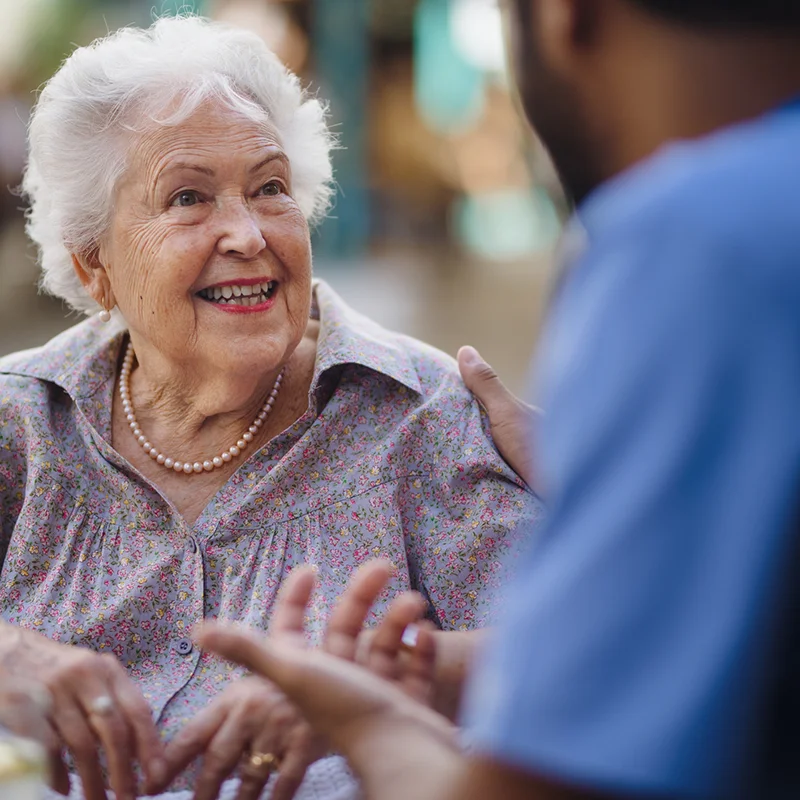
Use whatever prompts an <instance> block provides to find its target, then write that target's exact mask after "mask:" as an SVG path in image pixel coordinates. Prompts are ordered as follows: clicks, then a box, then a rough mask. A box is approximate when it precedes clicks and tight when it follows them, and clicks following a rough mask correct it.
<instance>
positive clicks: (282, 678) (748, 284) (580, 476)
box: [206, 0, 800, 800]
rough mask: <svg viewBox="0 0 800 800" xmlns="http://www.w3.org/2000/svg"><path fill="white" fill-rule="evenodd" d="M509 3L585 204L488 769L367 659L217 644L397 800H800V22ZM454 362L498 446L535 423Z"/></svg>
mask: <svg viewBox="0 0 800 800" xmlns="http://www.w3.org/2000/svg"><path fill="white" fill-rule="evenodd" d="M508 10H509V11H510V13H511V15H512V18H511V24H512V32H513V42H514V53H515V66H516V72H517V77H518V82H519V88H520V95H521V99H522V102H523V105H524V108H525V110H526V113H527V114H528V117H529V119H530V121H531V122H532V124H533V125H534V127H535V128H536V129H537V131H538V133H539V134H540V136H541V137H542V139H543V140H544V142H545V143H546V144H547V146H548V147H549V149H550V152H551V153H552V155H553V159H554V161H555V163H556V165H557V167H558V168H559V170H560V172H561V174H562V176H563V179H564V182H565V185H566V186H567V188H568V190H569V191H570V192H571V194H572V196H573V197H574V199H575V201H576V203H577V204H578V212H577V218H576V219H575V220H574V221H573V223H572V229H571V230H570V232H569V234H568V235H569V236H570V237H571V246H570V247H568V248H566V249H567V251H568V252H569V253H570V254H571V256H570V262H569V263H568V264H565V265H564V268H565V272H564V276H563V280H562V284H561V286H560V289H559V291H558V293H557V295H556V298H555V301H554V304H553V307H552V309H551V313H550V319H549V323H548V325H547V328H546V331H545V334H544V337H543V339H542V341H541V343H540V349H539V356H538V360H537V363H536V370H535V373H536V381H535V386H536V387H537V403H538V405H540V406H541V407H543V408H544V409H545V416H544V417H543V419H542V420H541V424H540V425H538V428H537V432H536V436H535V442H534V451H533V452H534V456H535V461H536V481H537V488H538V489H539V490H540V491H541V492H542V493H543V495H544V496H545V498H546V499H547V501H548V504H549V507H550V522H549V529H548V531H547V533H546V535H545V536H544V537H543V538H542V539H541V540H540V541H538V542H535V543H534V545H533V546H532V548H531V551H530V554H529V556H528V559H527V561H526V562H525V563H524V564H522V565H521V567H520V568H519V571H520V573H521V575H520V579H519V580H518V582H517V584H516V586H515V588H514V589H513V591H512V592H511V593H510V597H509V598H508V601H507V602H506V604H505V611H504V614H503V617H502V620H501V621H500V624H499V626H498V628H497V630H496V631H495V632H494V635H493V636H492V638H491V640H490V644H489V646H488V647H487V648H486V652H485V653H484V655H483V657H482V658H481V661H480V663H479V664H478V665H477V666H476V668H475V672H474V674H473V680H472V684H471V687H470V691H469V695H468V698H467V713H466V717H465V721H466V724H467V727H468V730H469V734H470V741H471V751H470V752H471V755H470V756H469V757H467V756H464V755H462V754H461V753H459V752H458V751H457V750H455V749H454V748H452V746H450V745H449V744H448V743H447V742H446V737H443V736H441V735H439V734H437V732H436V730H435V725H430V724H429V722H430V720H426V719H425V717H424V715H421V714H417V712H416V711H415V710H414V709H413V708H412V707H411V704H410V703H405V704H404V702H403V700H402V698H401V697H399V695H398V694H397V693H392V692H391V691H390V690H389V687H388V685H387V686H386V687H385V691H384V692H383V695H381V692H382V691H383V689H382V686H383V684H380V683H377V682H376V681H371V680H369V679H368V678H369V676H368V675H366V673H362V672H360V671H358V670H357V668H355V667H351V666H350V665H343V666H342V665H340V664H337V663H336V662H334V661H332V660H330V659H329V660H327V661H326V660H325V659H324V658H319V657H317V656H313V655H309V656H307V657H305V656H304V657H302V658H301V657H300V655H293V654H292V653H290V652H289V651H286V650H285V649H282V648H280V647H272V648H270V647H266V648H263V649H262V650H258V649H257V648H255V647H254V646H253V644H252V643H249V644H248V642H247V641H246V640H244V639H240V640H237V638H236V637H235V636H232V635H228V634H224V633H222V634H220V633H214V634H210V635H209V636H208V637H207V640H206V643H207V644H209V645H213V646H214V647H215V648H216V649H217V650H218V651H220V652H223V653H225V654H227V655H235V656H237V657H238V658H239V659H240V660H243V661H245V662H246V663H248V664H249V665H251V666H253V667H255V668H258V669H260V670H261V671H262V672H263V673H264V674H267V675H269V676H270V677H272V678H273V679H275V680H276V681H278V682H279V683H280V684H281V685H282V686H283V687H284V688H285V690H286V691H287V692H288V693H289V694H290V696H291V697H292V698H293V699H294V700H295V701H296V702H297V703H298V704H299V705H300V706H301V707H302V708H303V710H304V711H305V713H306V714H307V715H308V717H309V718H310V719H311V720H312V721H313V722H314V723H315V724H316V725H318V726H319V727H320V728H321V729H323V730H325V731H326V732H327V733H328V734H329V735H330V736H331V737H332V739H333V741H334V743H335V744H336V745H337V746H339V747H340V748H341V749H342V750H343V752H345V753H346V754H347V755H348V756H349V757H350V759H351V762H352V763H353V765H354V766H355V768H356V769H357V770H358V772H359V773H360V774H361V775H362V777H363V778H364V780H365V786H366V789H367V793H368V796H371V797H374V798H379V799H380V800H382V799H383V798H387V800H388V799H389V798H400V797H408V798H415V799H416V800H427V798H430V799H431V800H433V798H438V799H439V800H442V799H444V798H447V800H470V799H471V798H503V799H504V800H515V799H516V798H528V797H530V798H566V797H570V798H584V797H595V796H598V795H602V796H609V797H627V796H637V797H654V798H655V797H748V798H758V800H762V799H763V798H798V797H800V613H798V611H799V610H800V604H798V603H797V602H796V601H797V599H798V597H800V591H797V590H798V589H800V558H798V556H800V550H798V546H799V545H800V534H799V532H798V531H799V529H798V525H797V523H798V511H800V500H799V499H798V498H799V497H800V492H799V491H798V490H800V2H797V0H508ZM462 368H463V369H464V371H465V375H466V377H467V380H468V383H471V384H472V385H473V386H474V387H476V388H478V389H479V394H481V395H482V396H483V397H484V398H485V402H486V404H487V406H488V407H489V408H490V411H491V413H492V416H493V422H495V423H498V427H497V429H496V430H497V433H498V440H499V441H498V444H499V445H500V446H501V448H502V447H503V434H504V432H505V433H506V434H508V432H509V426H511V430H512V432H513V425H514V423H513V421H511V422H510V421H509V419H508V418H504V414H506V408H507V406H508V404H511V403H512V402H513V401H512V400H511V399H510V398H508V397H506V396H505V395H504V394H503V391H502V389H501V388H498V387H497V386H496V385H494V386H493V383H494V382H493V381H492V379H491V376H489V379H488V380H485V376H484V373H485V371H486V367H485V365H483V364H482V363H481V362H480V361H479V359H478V357H477V354H475V353H474V352H473V351H467V352H465V353H462ZM481 387H482V388H481ZM510 460H512V461H515V458H514V457H511V458H510ZM531 480H533V478H531ZM795 594H797V597H796V596H795ZM287 667H290V668H287ZM315 676H316V678H319V676H323V677H324V679H325V680H326V683H325V691H324V692H321V691H319V690H318V686H319V684H315V683H314V679H315ZM354 676H355V677H354ZM381 697H382V698H383V699H381Z"/></svg>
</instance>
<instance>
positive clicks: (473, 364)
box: [458, 347, 516, 417]
mask: <svg viewBox="0 0 800 800" xmlns="http://www.w3.org/2000/svg"><path fill="white" fill-rule="evenodd" d="M458 368H459V370H460V371H461V378H462V380H463V381H464V384H465V385H466V387H467V389H469V390H470V391H471V392H472V394H474V395H475V397H477V398H478V400H480V401H481V403H482V404H483V405H484V407H485V408H486V410H487V411H488V412H489V416H490V417H493V416H494V415H495V414H496V413H497V411H498V410H500V409H501V408H502V407H503V406H507V405H508V404H514V402H515V400H516V398H515V397H514V395H513V394H511V392H509V390H508V389H506V387H505V384H504V383H503V382H502V381H501V380H500V378H499V377H498V376H497V373H496V372H495V371H494V369H492V367H491V366H490V365H489V364H487V363H486V362H485V361H484V360H483V358H481V354H480V353H479V352H478V351H477V350H476V349H475V348H474V347H462V348H461V349H460V350H459V351H458Z"/></svg>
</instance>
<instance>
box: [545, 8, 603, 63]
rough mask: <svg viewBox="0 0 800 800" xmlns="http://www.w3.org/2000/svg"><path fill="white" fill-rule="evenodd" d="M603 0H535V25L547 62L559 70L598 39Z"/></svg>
mask: <svg viewBox="0 0 800 800" xmlns="http://www.w3.org/2000/svg"><path fill="white" fill-rule="evenodd" d="M601 5H602V0H538V2H536V3H535V4H534V11H533V13H534V15H535V19H534V23H533V24H534V27H535V28H536V29H537V31H538V41H539V46H540V48H541V51H542V55H543V58H544V60H545V61H546V63H547V64H548V65H549V66H550V67H551V68H555V69H556V70H557V71H558V72H560V73H562V74H565V73H566V74H569V73H570V72H571V71H572V68H573V65H574V61H573V59H574V58H575V56H576V55H578V54H579V52H580V51H581V50H582V49H584V48H586V47H588V46H591V45H592V44H593V43H594V42H595V41H596V40H597V33H598V23H599V20H600V14H601V8H600V6H601Z"/></svg>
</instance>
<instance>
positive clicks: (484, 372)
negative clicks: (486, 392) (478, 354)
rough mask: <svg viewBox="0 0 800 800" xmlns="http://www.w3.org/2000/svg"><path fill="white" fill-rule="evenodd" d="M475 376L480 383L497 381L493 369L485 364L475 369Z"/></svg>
mask: <svg viewBox="0 0 800 800" xmlns="http://www.w3.org/2000/svg"><path fill="white" fill-rule="evenodd" d="M475 374H476V375H477V377H478V378H479V379H480V380H482V381H487V382H488V381H496V380H499V378H498V377H497V373H496V372H495V371H494V369H493V368H492V367H491V366H489V364H486V363H485V362H484V363H483V364H481V365H480V366H479V367H477V368H476V369H475Z"/></svg>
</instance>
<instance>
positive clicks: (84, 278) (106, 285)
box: [72, 249, 117, 311]
mask: <svg viewBox="0 0 800 800" xmlns="http://www.w3.org/2000/svg"><path fill="white" fill-rule="evenodd" d="M72 266H73V268H74V270H75V274H76V275H77V276H78V279H79V280H80V282H81V284H82V285H83V288H84V289H86V292H87V294H88V295H89V296H90V297H91V298H92V299H93V300H94V301H95V302H96V303H97V304H98V305H100V306H102V307H103V308H104V309H106V311H110V310H111V309H112V308H114V306H116V305H117V301H116V298H115V297H114V291H113V289H112V288H111V281H110V280H109V278H108V270H107V269H106V267H105V265H104V264H103V262H102V261H101V260H100V251H99V250H97V249H95V250H92V251H91V252H90V253H73V254H72Z"/></svg>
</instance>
